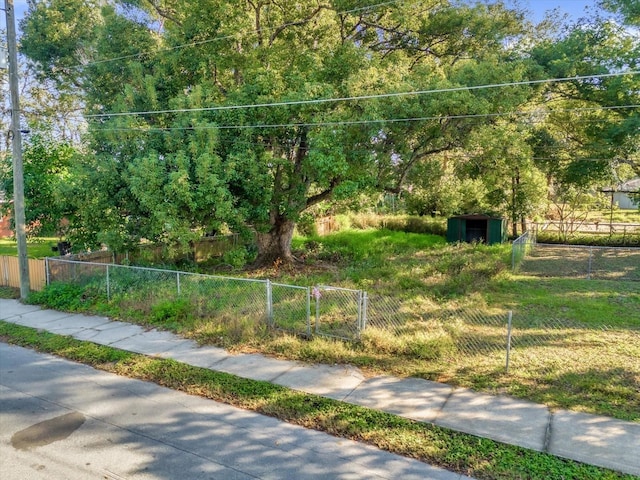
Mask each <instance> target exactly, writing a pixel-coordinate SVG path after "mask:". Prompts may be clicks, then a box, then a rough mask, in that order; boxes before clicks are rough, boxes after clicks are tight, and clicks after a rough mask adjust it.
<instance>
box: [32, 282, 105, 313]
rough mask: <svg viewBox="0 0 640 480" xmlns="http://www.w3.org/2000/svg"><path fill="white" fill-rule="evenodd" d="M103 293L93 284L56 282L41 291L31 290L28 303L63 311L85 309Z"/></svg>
mask: <svg viewBox="0 0 640 480" xmlns="http://www.w3.org/2000/svg"><path fill="white" fill-rule="evenodd" d="M102 296H103V295H101V293H100V292H99V291H98V290H97V289H96V288H93V287H91V286H82V285H78V284H75V283H62V282H54V283H52V284H50V285H47V286H46V287H45V288H44V289H42V290H41V291H39V292H31V294H30V295H29V298H28V299H27V301H28V303H32V304H38V305H44V306H45V307H49V308H53V309H55V310H63V311H77V310H83V309H86V308H88V307H89V306H91V305H92V304H94V303H95V301H96V300H98V299H99V298H101V297H102Z"/></svg>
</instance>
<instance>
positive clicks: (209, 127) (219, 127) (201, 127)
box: [100, 104, 640, 132]
mask: <svg viewBox="0 0 640 480" xmlns="http://www.w3.org/2000/svg"><path fill="white" fill-rule="evenodd" d="M627 108H640V104H634V105H615V106H605V107H584V108H562V109H554V110H548V111H544V112H539V111H530V112H524V111H516V112H496V113H477V114H466V115H432V116H426V117H410V118H387V119H384V118H382V119H373V120H345V121H327V122H308V123H307V122H299V123H277V124H268V123H265V124H251V125H196V126H188V127H145V126H141V127H108V128H106V127H105V128H100V131H103V132H109V131H132V130H138V131H180V130H229V129H239V130H242V129H249V128H287V127H331V126H351V125H368V124H380V123H402V122H419V121H426V120H449V119H451V120H455V119H463V118H491V117H504V116H512V115H513V116H527V115H529V116H536V115H541V114H550V113H557V112H586V111H600V110H621V109H627Z"/></svg>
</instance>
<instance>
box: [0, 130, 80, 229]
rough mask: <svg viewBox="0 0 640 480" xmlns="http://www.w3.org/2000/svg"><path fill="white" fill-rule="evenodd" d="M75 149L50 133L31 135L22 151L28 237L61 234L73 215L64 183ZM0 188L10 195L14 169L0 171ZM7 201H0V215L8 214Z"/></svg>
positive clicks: (67, 179)
mask: <svg viewBox="0 0 640 480" xmlns="http://www.w3.org/2000/svg"><path fill="white" fill-rule="evenodd" d="M74 155H75V151H74V149H73V148H72V146H71V145H70V144H69V143H67V142H65V141H60V140H55V139H54V138H53V135H52V134H50V133H36V134H34V135H30V136H29V137H28V139H27V141H26V142H25V148H24V153H23V170H24V196H25V215H26V223H27V225H28V232H29V235H30V236H39V235H41V234H58V235H60V236H62V235H63V233H64V232H63V231H62V225H61V222H62V220H63V218H65V217H66V216H69V215H72V214H73V204H72V203H71V202H69V200H68V198H67V195H66V194H67V193H68V192H67V188H68V185H67V182H68V181H69V177H70V175H71V174H70V170H71V165H72V160H73V157H74ZM0 172H1V173H2V175H1V176H0V190H4V192H6V194H7V196H9V197H11V196H12V195H13V170H12V169H11V168H8V169H6V170H4V169H2V170H0ZM12 208H13V204H12V203H10V202H3V203H0V216H5V215H8V214H9V213H10V212H11V209H12ZM12 220H13V216H12Z"/></svg>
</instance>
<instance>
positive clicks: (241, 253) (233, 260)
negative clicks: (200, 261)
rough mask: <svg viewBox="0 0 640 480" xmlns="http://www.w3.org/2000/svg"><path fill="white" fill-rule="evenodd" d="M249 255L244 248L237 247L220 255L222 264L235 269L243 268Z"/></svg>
mask: <svg viewBox="0 0 640 480" xmlns="http://www.w3.org/2000/svg"><path fill="white" fill-rule="evenodd" d="M249 257H250V254H249V251H248V250H247V248H246V247H237V248H234V249H233V250H229V251H226V252H224V254H222V262H223V263H226V264H227V265H231V266H232V267H233V268H235V269H239V268H242V267H244V266H245V265H246V264H247V262H248V260H249Z"/></svg>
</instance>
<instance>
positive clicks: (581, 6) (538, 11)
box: [2, 0, 597, 23]
mask: <svg viewBox="0 0 640 480" xmlns="http://www.w3.org/2000/svg"><path fill="white" fill-rule="evenodd" d="M516 2H517V3H519V4H520V5H522V6H524V7H525V8H526V9H527V10H529V11H530V12H531V17H530V18H531V20H533V21H534V22H539V21H540V20H542V19H543V18H544V15H545V12H547V11H550V10H553V9H554V8H559V9H560V12H561V13H567V14H568V15H569V19H570V20H577V19H579V18H580V17H582V16H584V15H585V8H586V7H589V6H590V7H594V6H595V4H596V2H597V0H519V1H518V0H506V3H507V4H510V3H511V4H513V3H516ZM13 4H14V6H15V12H16V20H20V19H21V18H22V17H23V16H24V14H25V12H26V10H27V0H14V2H13ZM2 23H4V22H2Z"/></svg>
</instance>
